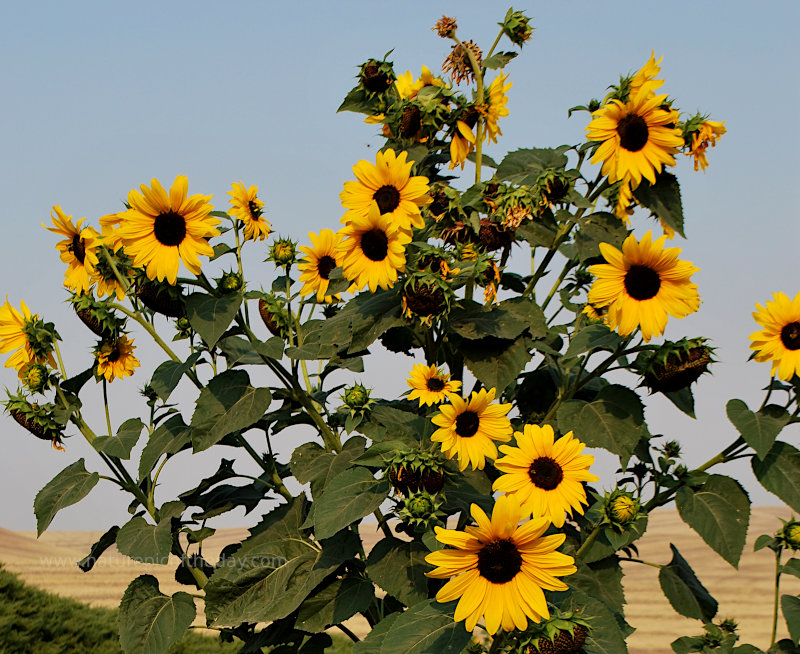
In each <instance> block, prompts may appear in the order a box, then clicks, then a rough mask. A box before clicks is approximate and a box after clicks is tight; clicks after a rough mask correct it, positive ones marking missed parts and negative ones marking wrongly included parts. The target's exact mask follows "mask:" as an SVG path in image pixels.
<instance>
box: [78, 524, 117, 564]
mask: <svg viewBox="0 0 800 654" xmlns="http://www.w3.org/2000/svg"><path fill="white" fill-rule="evenodd" d="M117 532H119V527H117V526H116V525H114V526H113V527H111V529H109V530H108V531H107V532H105V533H104V534H103V535H102V536H100V538H98V539H97V541H96V542H95V543H94V545H92V548H91V549H90V550H89V553H88V554H87V555H86V556H84V557H83V558H82V559H81V560H80V561H78V567H79V568H80V569H81V572H89V570H91V569H92V568H93V567H94V564H95V563H97V559H99V558H100V557H101V556H102V554H103V552H105V551H106V550H107V549H108V548H109V547H111V546H112V545H113V544H114V543H116V542H117Z"/></svg>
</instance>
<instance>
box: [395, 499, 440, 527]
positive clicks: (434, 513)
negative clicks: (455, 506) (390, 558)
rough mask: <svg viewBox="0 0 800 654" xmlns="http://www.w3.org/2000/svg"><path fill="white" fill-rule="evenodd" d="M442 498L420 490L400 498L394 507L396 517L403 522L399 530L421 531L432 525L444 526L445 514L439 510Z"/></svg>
mask: <svg viewBox="0 0 800 654" xmlns="http://www.w3.org/2000/svg"><path fill="white" fill-rule="evenodd" d="M443 504H444V500H443V499H442V498H441V497H439V496H438V495H435V494H433V495H432V494H431V493H427V492H426V491H420V492H419V493H412V494H411V495H409V496H408V497H407V498H406V499H404V500H400V501H399V502H398V503H397V506H396V507H395V510H396V512H397V517H398V518H399V519H400V521H401V522H402V523H403V528H402V529H401V531H405V532H407V533H415V532H416V533H423V532H426V531H430V530H431V529H433V527H434V526H436V525H438V526H440V527H441V526H444V518H445V514H444V513H443V512H442V511H441V510H440V509H441V507H442V505H443Z"/></svg>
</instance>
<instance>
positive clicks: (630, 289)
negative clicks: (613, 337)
mask: <svg viewBox="0 0 800 654" xmlns="http://www.w3.org/2000/svg"><path fill="white" fill-rule="evenodd" d="M651 239H652V235H651V233H650V232H647V233H646V234H645V235H644V237H642V240H641V242H637V240H636V237H635V236H634V235H633V234H631V235H629V236H628V238H626V239H625V242H624V243H623V244H622V252H620V251H619V250H618V249H617V248H615V247H614V246H613V245H609V244H608V243H600V252H601V253H602V254H603V257H604V258H605V260H606V261H607V262H608V263H601V264H596V265H594V266H591V267H590V268H589V272H590V273H592V274H593V275H594V276H595V277H597V279H596V280H595V282H594V284H592V287H591V288H590V289H589V295H588V298H587V299H588V302H589V304H592V305H594V306H596V307H608V313H607V314H606V322H607V323H608V325H609V327H611V329H616V330H617V331H619V333H620V335H621V336H628V335H629V334H631V333H633V331H634V330H635V329H636V328H637V327H641V330H642V338H643V339H644V341H645V342H648V341H649V340H650V339H651V338H652V337H653V336H660V335H661V334H663V333H664V328H665V327H666V325H667V315H670V316H672V317H673V318H685V317H686V316H688V315H689V314H690V313H694V312H695V311H697V309H698V307H699V306H700V296H699V295H698V294H697V285H696V284H693V283H692V282H691V281H690V278H691V276H692V274H693V273H695V272H697V271H698V270H700V269H699V268H696V267H695V266H694V265H692V263H691V262H690V261H681V260H680V259H678V255H679V254H680V252H681V249H680V248H666V249H665V248H664V241H665V240H666V236H662V237H661V238H659V239H658V240H656V241H652V242H651Z"/></svg>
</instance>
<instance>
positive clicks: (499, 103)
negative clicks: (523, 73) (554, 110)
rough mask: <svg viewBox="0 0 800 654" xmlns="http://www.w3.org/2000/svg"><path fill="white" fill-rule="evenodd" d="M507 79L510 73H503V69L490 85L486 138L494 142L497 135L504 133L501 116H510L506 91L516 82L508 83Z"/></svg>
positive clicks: (486, 111)
mask: <svg viewBox="0 0 800 654" xmlns="http://www.w3.org/2000/svg"><path fill="white" fill-rule="evenodd" d="M507 79H508V75H503V71H502V70H501V71H500V74H499V75H498V76H497V77H495V78H494V80H492V83H491V84H490V85H489V91H488V96H489V102H488V106H487V107H486V109H485V116H486V138H488V139H489V140H490V141H491V142H492V143H497V137H498V136H502V135H503V133H502V132H501V131H500V127H499V125H498V121H499V120H500V118H501V117H503V116H508V107H506V105H507V104H508V96H507V95H506V92H507V91H508V89H510V88H511V85H512V84H513V83H514V82H509V83H508V84H506V83H505V82H506V80H507Z"/></svg>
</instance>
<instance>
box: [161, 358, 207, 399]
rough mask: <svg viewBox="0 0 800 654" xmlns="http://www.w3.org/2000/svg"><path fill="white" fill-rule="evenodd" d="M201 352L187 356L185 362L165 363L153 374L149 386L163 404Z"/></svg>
mask: <svg viewBox="0 0 800 654" xmlns="http://www.w3.org/2000/svg"><path fill="white" fill-rule="evenodd" d="M201 354H202V353H201V352H194V353H192V354H190V355H189V358H188V359H186V361H183V362H181V361H165V362H164V363H162V364H161V365H160V366H158V368H156V370H155V372H154V373H153V378H152V379H151V380H150V386H151V387H152V388H153V390H154V391H155V392H156V394H157V395H158V397H159V398H161V400H162V401H163V402H166V401H167V399H168V398H169V396H170V395H171V394H172V391H174V390H175V387H176V386H177V385H178V382H180V380H181V377H183V376H184V375H185V374H186V373H187V372H188V371H189V370H191V369H192V366H193V365H194V364H195V363H196V362H197V359H199V358H200V355H201Z"/></svg>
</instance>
